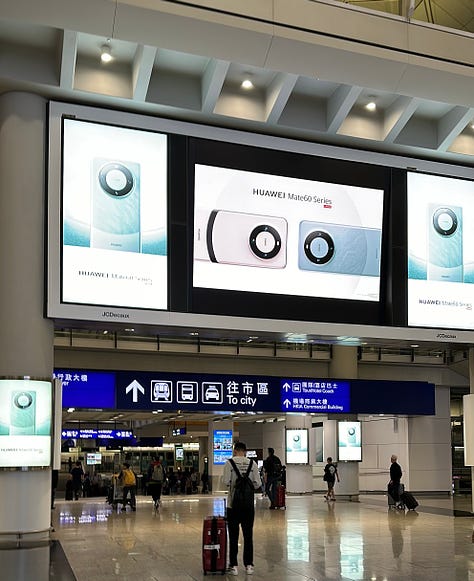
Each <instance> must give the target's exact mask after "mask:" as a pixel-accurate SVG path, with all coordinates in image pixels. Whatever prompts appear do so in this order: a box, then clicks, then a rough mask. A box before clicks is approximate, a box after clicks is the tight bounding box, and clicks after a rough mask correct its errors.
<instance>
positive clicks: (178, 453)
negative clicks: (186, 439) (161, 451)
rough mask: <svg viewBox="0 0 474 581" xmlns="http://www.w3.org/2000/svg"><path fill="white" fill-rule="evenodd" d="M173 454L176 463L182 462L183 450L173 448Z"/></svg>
mask: <svg viewBox="0 0 474 581" xmlns="http://www.w3.org/2000/svg"><path fill="white" fill-rule="evenodd" d="M174 453H175V456H176V460H178V461H182V460H184V448H175V449H174Z"/></svg>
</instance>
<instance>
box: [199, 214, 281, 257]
mask: <svg viewBox="0 0 474 581" xmlns="http://www.w3.org/2000/svg"><path fill="white" fill-rule="evenodd" d="M287 231H288V225H287V222H286V220H285V218H280V217H275V216H261V215H258V214H245V213H243V212H230V211H227V210H213V211H212V212H211V215H210V216H209V221H208V224H207V231H206V241H207V251H208V253H209V258H210V260H211V261H212V262H219V263H224V264H238V265H241V266H258V267H263V268H284V267H285V266H286V239H287Z"/></svg>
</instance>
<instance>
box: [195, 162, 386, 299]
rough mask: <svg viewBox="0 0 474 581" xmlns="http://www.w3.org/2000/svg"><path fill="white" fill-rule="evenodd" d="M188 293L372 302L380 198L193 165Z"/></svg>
mask: <svg viewBox="0 0 474 581" xmlns="http://www.w3.org/2000/svg"><path fill="white" fill-rule="evenodd" d="M194 177H195V185H194V187H195V192H194V195H195V198H194V271H193V285H194V287H200V288H208V289H222V290H237V291H250V292H258V293H268V292H269V291H270V292H271V293H275V294H284V295H296V296H307V297H330V298H333V299H351V300H361V301H378V300H379V298H380V264H381V243H382V219H383V200H384V192H383V190H382V189H374V188H368V187H359V186H348V185H341V184H334V183H327V182H318V181H313V180H307V179H299V178H292V177H285V176H277V175H270V174H264V173H256V172H250V171H243V170H236V169H229V168H224V167H214V166H210V165H203V164H196V165H195V176H194Z"/></svg>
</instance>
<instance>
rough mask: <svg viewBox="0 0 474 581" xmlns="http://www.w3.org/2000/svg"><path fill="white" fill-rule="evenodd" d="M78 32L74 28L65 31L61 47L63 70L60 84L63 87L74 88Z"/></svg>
mask: <svg viewBox="0 0 474 581" xmlns="http://www.w3.org/2000/svg"><path fill="white" fill-rule="evenodd" d="M77 40H78V33H77V32H74V31H73V30H64V31H63V44H62V49H61V70H60V74H59V86H60V87H61V89H66V90H72V89H73V88H74V77H75V72H76V60H77Z"/></svg>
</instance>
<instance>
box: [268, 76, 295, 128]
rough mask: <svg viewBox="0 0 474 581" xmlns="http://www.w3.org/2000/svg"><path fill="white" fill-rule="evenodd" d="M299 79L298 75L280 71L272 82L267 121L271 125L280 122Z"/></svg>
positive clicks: (269, 91)
mask: <svg viewBox="0 0 474 581" xmlns="http://www.w3.org/2000/svg"><path fill="white" fill-rule="evenodd" d="M297 80H298V75H292V74H286V73H280V74H278V75H276V76H275V78H274V79H273V81H272V82H271V84H270V86H269V87H268V89H267V99H266V110H267V115H266V117H267V118H266V122H267V123H269V124H270V125H275V124H277V123H278V120H279V119H280V117H281V114H282V113H283V110H284V108H285V106H286V104H287V103H288V99H289V98H290V95H291V92H292V91H293V89H294V87H295V84H296V81H297Z"/></svg>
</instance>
